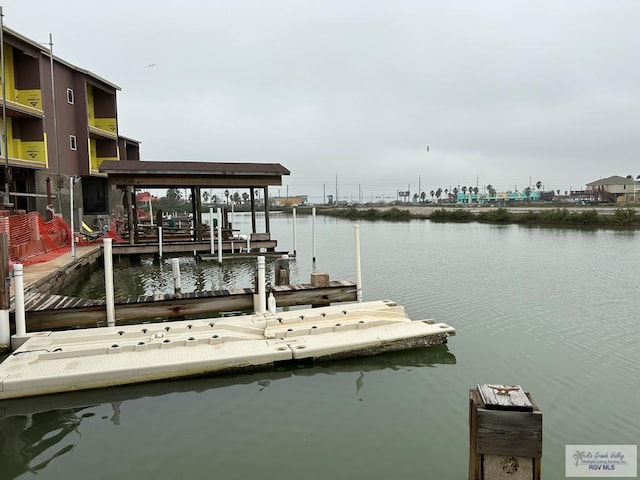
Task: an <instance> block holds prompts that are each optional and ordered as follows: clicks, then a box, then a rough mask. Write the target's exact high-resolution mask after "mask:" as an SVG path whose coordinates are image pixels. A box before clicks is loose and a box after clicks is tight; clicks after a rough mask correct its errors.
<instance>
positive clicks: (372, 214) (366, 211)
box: [297, 207, 640, 227]
mask: <svg viewBox="0 0 640 480" xmlns="http://www.w3.org/2000/svg"><path fill="white" fill-rule="evenodd" d="M297 211H299V212H300V213H303V214H305V213H309V214H310V213H311V208H310V207H302V208H297ZM317 213H318V214H319V215H327V216H332V217H339V218H347V219H351V220H386V221H407V220H415V219H420V220H426V219H428V220H431V221H433V222H480V223H492V224H518V225H548V226H575V227H640V215H638V214H637V213H636V211H635V210H634V209H633V208H618V209H616V210H615V211H614V212H613V213H612V214H602V213H598V211H597V209H589V210H582V209H580V211H572V210H570V209H567V208H553V209H552V208H549V209H544V210H540V211H534V210H529V211H526V212H512V211H509V210H508V209H506V208H497V209H492V210H482V211H477V212H476V211H471V210H468V209H458V208H441V209H438V210H433V211H431V212H430V213H429V214H426V213H424V214H423V213H420V214H416V213H412V212H410V211H409V210H404V209H401V208H397V207H392V208H388V209H378V208H355V207H350V208H318V209H317Z"/></svg>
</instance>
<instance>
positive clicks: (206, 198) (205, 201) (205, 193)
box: [202, 190, 209, 203]
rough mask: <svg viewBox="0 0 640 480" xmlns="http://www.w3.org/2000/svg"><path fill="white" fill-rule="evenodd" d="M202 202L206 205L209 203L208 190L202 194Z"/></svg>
mask: <svg viewBox="0 0 640 480" xmlns="http://www.w3.org/2000/svg"><path fill="white" fill-rule="evenodd" d="M202 200H203V201H204V203H207V202H208V201H209V192H207V191H206V190H205V191H204V192H202Z"/></svg>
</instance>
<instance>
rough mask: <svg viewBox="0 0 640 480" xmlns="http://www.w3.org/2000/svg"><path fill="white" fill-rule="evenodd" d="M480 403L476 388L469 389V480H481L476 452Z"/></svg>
mask: <svg viewBox="0 0 640 480" xmlns="http://www.w3.org/2000/svg"><path fill="white" fill-rule="evenodd" d="M481 405H482V399H481V398H480V393H479V392H478V389H477V388H472V389H471V390H469V480H482V479H481V478H480V467H481V465H482V457H481V456H480V454H479V453H478V449H477V446H476V438H477V434H478V408H480V406H481Z"/></svg>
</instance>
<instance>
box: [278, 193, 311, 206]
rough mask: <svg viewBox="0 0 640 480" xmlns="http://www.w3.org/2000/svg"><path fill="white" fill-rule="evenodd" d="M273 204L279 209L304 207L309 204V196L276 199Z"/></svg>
mask: <svg viewBox="0 0 640 480" xmlns="http://www.w3.org/2000/svg"><path fill="white" fill-rule="evenodd" d="M273 204H274V205H276V206H278V207H284V206H285V205H286V206H289V207H302V206H305V205H308V204H309V201H308V195H297V196H295V197H274V198H273Z"/></svg>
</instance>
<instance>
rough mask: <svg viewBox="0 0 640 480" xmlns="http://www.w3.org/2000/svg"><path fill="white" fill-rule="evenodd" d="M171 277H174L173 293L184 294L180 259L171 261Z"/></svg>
mask: <svg viewBox="0 0 640 480" xmlns="http://www.w3.org/2000/svg"><path fill="white" fill-rule="evenodd" d="M171 276H172V277H173V291H174V292H175V293H182V280H181V279H180V259H179V258H172V259H171Z"/></svg>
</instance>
